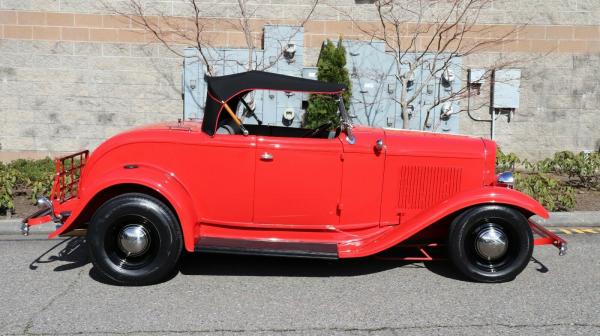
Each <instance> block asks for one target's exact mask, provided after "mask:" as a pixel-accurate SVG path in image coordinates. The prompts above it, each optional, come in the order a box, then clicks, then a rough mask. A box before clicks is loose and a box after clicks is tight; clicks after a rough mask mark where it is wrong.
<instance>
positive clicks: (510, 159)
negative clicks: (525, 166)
mask: <svg viewBox="0 0 600 336" xmlns="http://www.w3.org/2000/svg"><path fill="white" fill-rule="evenodd" d="M522 162H523V161H522V160H521V159H520V158H519V157H518V156H517V154H515V153H508V154H504V152H503V151H502V150H501V149H500V148H497V149H496V171H497V172H503V171H507V170H510V171H515V168H516V167H517V165H518V164H520V163H522Z"/></svg>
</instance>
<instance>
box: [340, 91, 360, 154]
mask: <svg viewBox="0 0 600 336" xmlns="http://www.w3.org/2000/svg"><path fill="white" fill-rule="evenodd" d="M336 102H337V104H338V109H339V110H340V117H341V119H342V130H343V131H344V132H345V133H346V141H348V143H349V144H350V145H353V144H354V143H355V142H356V138H355V137H354V134H352V128H353V127H354V126H353V125H352V120H350V116H349V115H348V112H347V111H346V106H344V100H343V99H342V97H341V96H340V95H338V96H336Z"/></svg>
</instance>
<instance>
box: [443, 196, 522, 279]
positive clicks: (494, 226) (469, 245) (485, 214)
mask: <svg viewBox="0 0 600 336" xmlns="http://www.w3.org/2000/svg"><path fill="white" fill-rule="evenodd" d="M448 238H449V240H448V248H449V255H450V259H451V260H452V262H453V264H454V265H455V266H456V268H457V269H458V270H459V271H460V272H461V273H462V274H464V275H465V276H466V277H468V278H469V279H471V280H474V281H479V282H505V281H510V280H513V279H514V278H515V277H516V276H517V275H518V274H519V273H521V272H522V271H523V269H524V268H525V267H526V266H527V263H529V260H530V259H531V254H532V253H533V234H532V232H531V229H530V227H529V223H528V221H527V218H525V216H524V215H523V214H522V213H521V212H519V211H517V210H515V209H513V208H510V207H506V206H501V205H485V206H479V207H476V208H473V209H470V210H468V211H466V212H465V213H463V214H461V215H460V216H458V217H457V218H456V219H455V220H454V221H453V222H452V224H451V227H450V233H449V237H448Z"/></svg>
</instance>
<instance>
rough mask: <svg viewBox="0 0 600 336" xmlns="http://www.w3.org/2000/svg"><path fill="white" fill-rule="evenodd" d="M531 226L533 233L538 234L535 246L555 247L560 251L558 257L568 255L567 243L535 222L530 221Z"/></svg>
mask: <svg viewBox="0 0 600 336" xmlns="http://www.w3.org/2000/svg"><path fill="white" fill-rule="evenodd" d="M529 226H530V227H531V230H532V231H533V233H535V234H537V235H538V237H536V238H535V239H534V241H533V243H534V245H550V244H552V245H554V246H556V248H557V249H558V255H560V256H563V255H565V254H567V241H566V240H564V239H562V238H561V237H559V236H558V235H557V234H555V233H554V232H551V231H550V230H548V229H546V228H545V227H543V226H541V225H539V224H537V223H535V222H533V221H531V220H530V221H529Z"/></svg>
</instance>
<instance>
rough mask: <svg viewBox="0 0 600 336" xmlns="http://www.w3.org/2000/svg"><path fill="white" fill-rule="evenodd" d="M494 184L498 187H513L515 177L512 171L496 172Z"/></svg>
mask: <svg viewBox="0 0 600 336" xmlns="http://www.w3.org/2000/svg"><path fill="white" fill-rule="evenodd" d="M496 184H497V185H498V186H500V187H507V188H510V189H513V188H514V187H515V177H514V175H513V173H512V172H504V173H500V174H498V176H497V178H496Z"/></svg>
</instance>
